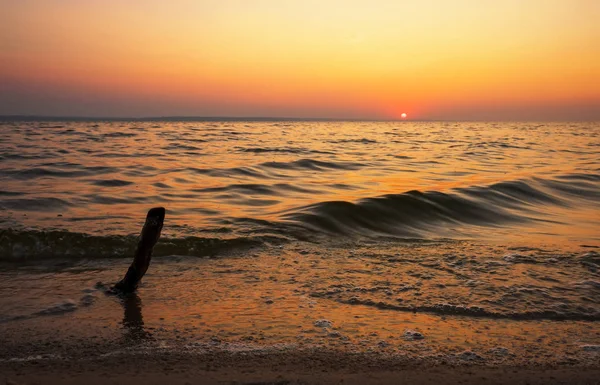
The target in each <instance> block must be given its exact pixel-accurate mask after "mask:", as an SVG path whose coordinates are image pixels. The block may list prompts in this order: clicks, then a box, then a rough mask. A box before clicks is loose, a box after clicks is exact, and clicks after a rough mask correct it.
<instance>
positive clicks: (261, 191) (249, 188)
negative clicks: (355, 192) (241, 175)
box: [191, 183, 318, 195]
mask: <svg viewBox="0 0 600 385" xmlns="http://www.w3.org/2000/svg"><path fill="white" fill-rule="evenodd" d="M191 191H193V192H198V193H217V192H238V193H241V194H248V195H281V193H283V192H295V193H302V194H317V193H318V191H316V190H311V189H306V188H303V187H299V186H294V185H291V184H287V183H277V184H274V185H266V184H257V183H246V184H230V185H227V186H219V187H207V188H202V189H192V190H191Z"/></svg>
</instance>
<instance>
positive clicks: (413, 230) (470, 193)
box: [0, 120, 600, 365]
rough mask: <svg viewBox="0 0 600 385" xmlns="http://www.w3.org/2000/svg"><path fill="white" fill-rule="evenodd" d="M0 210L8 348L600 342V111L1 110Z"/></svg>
mask: <svg viewBox="0 0 600 385" xmlns="http://www.w3.org/2000/svg"><path fill="white" fill-rule="evenodd" d="M152 207H164V208H165V209H166V218H165V222H164V227H163V230H162V236H161V238H160V240H159V242H158V244H157V245H156V246H155V248H154V253H153V260H152V264H151V266H150V269H149V271H148V274H147V275H146V276H145V277H144V279H143V281H142V284H141V286H140V288H139V290H138V291H137V293H136V294H133V295H132V296H128V297H118V296H110V295H106V292H105V291H104V290H103V288H104V287H107V286H108V285H110V284H111V283H114V282H116V281H118V280H119V279H120V278H122V276H123V275H124V273H125V271H126V269H127V267H128V265H129V264H130V263H131V260H132V257H133V253H134V250H135V247H136V244H137V240H138V235H139V233H140V231H141V228H142V225H143V224H144V219H145V215H146V212H147V211H148V210H149V209H151V208H152ZM0 209H1V210H2V215H0V309H1V310H0V340H2V341H4V343H3V344H0V345H2V346H3V347H0V360H4V361H9V360H59V359H71V358H73V356H77V355H79V354H81V351H82V350H81V349H83V350H84V351H85V352H86V354H89V355H94V354H96V355H100V354H132V351H133V349H134V348H133V347H132V346H138V345H139V344H142V345H143V346H145V347H146V348H147V349H151V348H153V349H175V350H177V351H179V352H181V351H190V352H193V351H197V349H225V350H227V351H233V352H248V351H257V350H258V351H265V349H267V350H269V349H271V350H272V349H275V350H277V349H295V350H298V351H300V350H302V349H316V348H319V349H329V350H344V351H353V352H362V353H365V352H372V351H375V352H380V353H381V354H388V355H392V356H393V355H395V356H399V355H401V356H402V357H406V355H407V354H408V355H411V359H417V358H418V359H431V360H434V359H435V360H442V361H444V360H445V361H444V362H455V361H456V362H490V363H498V362H502V363H506V362H512V361H511V360H513V361H514V362H527V363H532V362H540V363H543V364H547V363H561V362H570V363H575V364H581V365H587V364H589V363H593V362H597V360H598V359H599V356H598V352H599V351H600V327H598V325H599V324H598V322H600V272H599V269H600V124H599V123H597V122H588V123H585V122H577V123H575V122H560V123H548V122H425V121H423V122H416V121H414V122H413V121H393V122H362V121H360V122H357V121H351V122H345V121H292V120H285V121H276V120H265V121H260V120H251V121H232V120H226V121H218V120H205V121H202V120H198V121H194V120H182V121H176V120H165V121H160V120H146V121H144V120H131V121H127V120H110V121H101V120H98V121H92V120H79V121H74V120H71V121H64V122H62V121H57V120H52V121H37V120H35V121H33V120H32V121H27V120H20V121H10V120H5V121H3V122H1V123H0ZM74 346H77V348H76V349H75V348H74ZM85 349H87V350H85Z"/></svg>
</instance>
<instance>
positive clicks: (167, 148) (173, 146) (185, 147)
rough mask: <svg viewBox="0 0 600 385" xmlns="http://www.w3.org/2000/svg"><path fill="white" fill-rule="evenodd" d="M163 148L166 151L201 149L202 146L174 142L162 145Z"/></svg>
mask: <svg viewBox="0 0 600 385" xmlns="http://www.w3.org/2000/svg"><path fill="white" fill-rule="evenodd" d="M162 149H163V150H165V151H180V150H182V151H184V150H185V151H200V150H201V148H199V147H196V146H190V145H186V144H180V143H172V144H169V145H167V146H164V147H162Z"/></svg>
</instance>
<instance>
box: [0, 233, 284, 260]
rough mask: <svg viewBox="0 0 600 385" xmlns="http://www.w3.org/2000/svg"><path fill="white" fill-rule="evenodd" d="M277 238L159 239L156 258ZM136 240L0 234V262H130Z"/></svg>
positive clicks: (216, 250) (246, 246)
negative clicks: (100, 259) (109, 259)
mask: <svg viewBox="0 0 600 385" xmlns="http://www.w3.org/2000/svg"><path fill="white" fill-rule="evenodd" d="M283 241H284V239H283V238H279V237H277V236H251V237H237V238H230V239H220V238H202V237H196V236H189V237H181V238H161V239H160V241H159V242H158V243H157V244H156V246H155V248H154V255H155V256H159V257H160V256H170V255H185V256H193V257H210V256H216V255H219V254H222V253H228V252H230V251H233V250H244V249H249V248H253V247H258V246H261V245H264V244H266V243H271V244H277V243H281V242H283ZM137 242H138V237H137V236H133V235H127V236H118V235H106V236H94V235H89V234H85V233H74V232H69V231H34V230H13V229H7V230H0V260H4V261H19V260H23V259H45V258H68V259H72V258H130V257H132V256H133V253H134V251H135V247H136V245H137Z"/></svg>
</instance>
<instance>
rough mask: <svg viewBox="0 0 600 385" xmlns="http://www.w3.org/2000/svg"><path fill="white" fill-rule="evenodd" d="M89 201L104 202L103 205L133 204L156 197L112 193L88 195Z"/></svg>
mask: <svg viewBox="0 0 600 385" xmlns="http://www.w3.org/2000/svg"><path fill="white" fill-rule="evenodd" d="M85 197H86V198H87V199H88V200H89V202H92V203H97V204H102V205H116V204H132V203H143V202H148V201H150V200H152V199H155V198H154V197H151V196H137V197H128V198H123V197H116V196H110V195H86V196H85Z"/></svg>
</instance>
